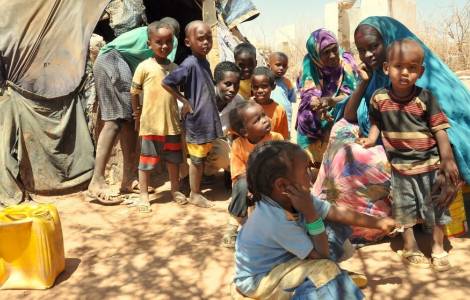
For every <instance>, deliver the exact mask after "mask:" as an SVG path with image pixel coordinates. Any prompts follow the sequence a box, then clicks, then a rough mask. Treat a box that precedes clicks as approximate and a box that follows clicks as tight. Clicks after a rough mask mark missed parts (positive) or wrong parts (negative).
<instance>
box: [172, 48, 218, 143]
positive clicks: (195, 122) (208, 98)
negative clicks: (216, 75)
mask: <svg viewBox="0 0 470 300" xmlns="http://www.w3.org/2000/svg"><path fill="white" fill-rule="evenodd" d="M163 82H164V83H165V84H166V85H169V86H171V87H173V88H178V87H180V86H182V87H183V90H184V96H185V97H186V98H187V99H188V100H189V102H190V103H191V107H192V109H193V112H192V113H190V114H187V116H186V119H185V120H184V127H185V128H186V141H187V142H188V143H191V144H205V143H210V142H211V141H213V140H215V139H217V138H219V137H222V136H223V133H222V125H221V124H220V117H219V111H218V109H217V104H216V98H215V89H214V80H213V78H212V72H211V69H210V66H209V62H208V61H207V59H199V58H197V57H196V56H194V55H190V56H188V57H187V58H186V59H185V60H184V61H183V62H182V63H181V65H179V66H178V67H177V68H176V69H175V70H174V71H173V72H171V73H170V74H168V76H166V77H165V79H164V80H163Z"/></svg>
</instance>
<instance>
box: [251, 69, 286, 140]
mask: <svg viewBox="0 0 470 300" xmlns="http://www.w3.org/2000/svg"><path fill="white" fill-rule="evenodd" d="M275 87H276V83H275V78H274V73H273V72H272V71H271V70H270V69H269V68H267V67H257V68H256V69H255V71H254V72H253V76H252V78H251V91H252V94H253V99H254V100H255V101H256V103H258V104H259V105H261V106H262V107H263V109H264V111H265V113H266V115H267V116H268V117H269V118H270V119H271V128H272V131H274V132H278V133H280V134H281V135H282V136H283V137H284V139H286V140H288V139H289V126H288V123H287V114H286V111H285V110H284V109H283V108H282V107H281V106H280V105H279V104H277V103H276V102H274V100H273V99H271V91H272V90H273V89H274V88H275Z"/></svg>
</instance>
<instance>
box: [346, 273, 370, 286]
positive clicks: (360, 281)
mask: <svg viewBox="0 0 470 300" xmlns="http://www.w3.org/2000/svg"><path fill="white" fill-rule="evenodd" d="M348 275H349V277H351V279H352V281H353V282H354V284H356V285H357V287H358V288H360V289H363V288H366V287H367V284H368V283H369V281H368V280H367V277H366V275H364V274H361V273H356V272H351V271H348Z"/></svg>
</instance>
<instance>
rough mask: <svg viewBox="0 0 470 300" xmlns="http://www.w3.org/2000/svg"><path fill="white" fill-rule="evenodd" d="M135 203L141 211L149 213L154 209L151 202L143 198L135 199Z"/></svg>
mask: <svg viewBox="0 0 470 300" xmlns="http://www.w3.org/2000/svg"><path fill="white" fill-rule="evenodd" d="M133 205H134V206H135V207H136V208H137V210H138V211H139V212H140V213H149V212H151V211H152V208H151V207H150V202H148V201H144V200H142V199H139V200H135V201H134V203H133Z"/></svg>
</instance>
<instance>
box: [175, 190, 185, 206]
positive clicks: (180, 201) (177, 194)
mask: <svg viewBox="0 0 470 300" xmlns="http://www.w3.org/2000/svg"><path fill="white" fill-rule="evenodd" d="M173 201H175V202H176V203H178V204H179V205H185V204H187V203H188V199H186V196H185V195H184V194H183V193H180V192H175V193H174V194H173Z"/></svg>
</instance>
